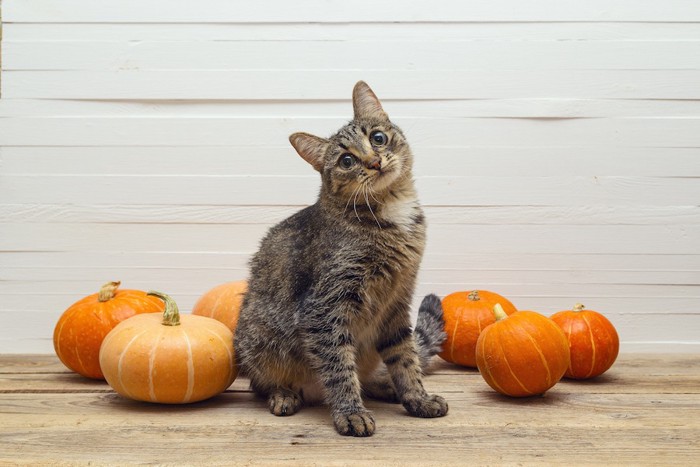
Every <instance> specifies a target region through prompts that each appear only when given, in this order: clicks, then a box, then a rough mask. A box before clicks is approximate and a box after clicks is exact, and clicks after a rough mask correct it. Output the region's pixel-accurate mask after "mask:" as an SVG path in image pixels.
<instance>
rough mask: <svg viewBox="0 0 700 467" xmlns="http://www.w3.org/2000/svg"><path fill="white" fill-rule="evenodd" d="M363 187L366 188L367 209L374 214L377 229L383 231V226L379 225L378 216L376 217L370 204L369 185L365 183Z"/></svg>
mask: <svg viewBox="0 0 700 467" xmlns="http://www.w3.org/2000/svg"><path fill="white" fill-rule="evenodd" d="M363 186H364V193H365V203H366V204H367V207H368V208H369V212H370V213H372V217H374V221H375V222H376V223H377V227H379V230H382V224H380V223H379V219H377V216H375V215H374V211H372V206H371V205H370V204H369V198H368V197H367V191H368V189H369V183H364V184H363Z"/></svg>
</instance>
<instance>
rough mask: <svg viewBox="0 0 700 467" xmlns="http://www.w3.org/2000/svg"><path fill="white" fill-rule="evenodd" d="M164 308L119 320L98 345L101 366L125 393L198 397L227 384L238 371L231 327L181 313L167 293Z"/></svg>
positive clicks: (169, 400)
mask: <svg viewBox="0 0 700 467" xmlns="http://www.w3.org/2000/svg"><path fill="white" fill-rule="evenodd" d="M149 295H155V296H157V297H159V298H161V299H162V300H163V301H164V302H165V312H164V313H163V314H162V315H161V314H160V313H150V314H142V315H137V316H134V317H132V318H129V319H127V320H125V321H123V322H122V323H120V324H119V325H118V326H116V327H115V328H114V329H113V330H112V331H111V332H110V333H109V334H108V335H107V337H105V340H104V342H103V343H102V348H101V349H100V365H101V367H102V372H103V373H104V375H105V378H106V379H107V382H108V383H109V385H110V386H112V388H114V390H115V391H117V393H119V394H121V395H122V396H124V397H127V398H130V399H135V400H140V401H146V402H160V403H165V404H184V403H188V402H197V401H201V400H204V399H208V398H210V397H212V396H215V395H217V394H219V393H221V392H223V391H224V390H226V388H228V387H229V386H230V385H231V383H232V382H233V380H234V379H235V378H236V376H237V374H238V369H237V367H236V364H235V358H234V350H233V333H232V332H231V330H230V329H229V328H227V327H226V326H225V325H224V324H222V323H220V322H219V321H216V320H215V319H211V318H206V317H204V316H196V315H180V313H179V311H178V308H177V304H176V303H175V301H174V300H173V299H172V298H170V297H169V296H167V295H165V294H162V293H159V292H149Z"/></svg>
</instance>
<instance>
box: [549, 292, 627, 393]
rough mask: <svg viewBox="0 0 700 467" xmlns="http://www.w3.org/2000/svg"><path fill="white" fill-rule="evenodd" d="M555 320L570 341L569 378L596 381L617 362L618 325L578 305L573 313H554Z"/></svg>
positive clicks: (553, 318) (618, 346) (569, 311)
mask: <svg viewBox="0 0 700 467" xmlns="http://www.w3.org/2000/svg"><path fill="white" fill-rule="evenodd" d="M552 320H553V321H554V322H555V323H557V324H558V325H559V327H560V328H561V329H562V330H563V331H564V334H565V335H566V338H567V339H568V341H569V351H570V354H571V363H570V364H569V367H568V368H567V370H566V374H565V376H566V377H568V378H574V379H587V378H594V377H596V376H599V375H602V374H603V373H605V372H606V371H607V370H608V369H609V368H610V367H611V366H612V364H613V363H614V362H615V359H616V358H617V353H618V352H619V350H620V338H619V337H618V335H617V331H616V330H615V326H613V325H612V323H611V322H610V321H608V319H607V318H606V317H605V316H603V315H602V314H600V313H598V312H597V311H593V310H586V309H585V307H584V306H583V305H581V304H580V303H577V304H576V306H574V308H573V310H565V311H560V312H558V313H555V314H553V315H552Z"/></svg>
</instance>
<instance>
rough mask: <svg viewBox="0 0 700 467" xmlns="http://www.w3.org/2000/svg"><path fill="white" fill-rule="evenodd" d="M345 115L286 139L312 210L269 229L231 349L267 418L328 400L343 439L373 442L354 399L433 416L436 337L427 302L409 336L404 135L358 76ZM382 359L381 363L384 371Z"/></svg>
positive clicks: (410, 239)
mask: <svg viewBox="0 0 700 467" xmlns="http://www.w3.org/2000/svg"><path fill="white" fill-rule="evenodd" d="M353 107H354V114H355V115H354V118H353V120H352V121H350V122H349V123H348V124H347V125H345V126H344V127H342V128H341V129H340V130H339V131H338V132H337V133H336V134H335V135H333V136H331V137H330V138H328V139H324V138H319V137H317V136H312V135H309V134H306V133H294V134H293V135H291V136H290V138H289V139H290V142H291V143H292V146H294V148H295V149H296V151H297V152H298V153H299V155H300V156H301V157H302V158H303V159H304V160H306V162H308V163H309V164H311V166H312V167H313V168H314V169H316V170H317V171H318V172H320V174H321V180H322V186H321V192H320V195H319V197H318V200H317V201H316V203H315V204H314V205H312V206H310V207H308V208H306V209H303V210H301V211H300V212H298V213H296V214H295V215H293V216H291V217H290V218H288V219H286V220H284V221H282V222H281V223H279V224H278V225H276V226H274V227H272V228H271V229H270V231H269V232H268V234H267V236H266V237H265V238H264V239H263V241H262V243H261V245H260V249H259V251H258V252H257V253H256V254H255V256H254V257H253V259H252V261H251V270H250V278H249V290H248V293H247V294H246V295H245V298H244V301H243V305H242V307H241V314H240V318H239V322H238V326H237V329H236V339H235V348H236V354H237V358H238V361H239V363H240V365H241V369H242V371H243V372H244V374H246V375H248V376H249V377H250V379H251V387H252V388H253V390H254V391H255V392H257V393H258V394H260V395H262V396H263V397H266V398H267V400H268V403H269V408H270V411H271V412H272V413H273V414H275V415H292V414H294V413H295V412H297V411H298V410H299V409H300V408H301V406H302V405H303V404H304V403H307V404H312V403H314V402H319V401H321V400H323V401H325V402H326V403H327V404H328V405H329V406H330V409H331V414H332V417H333V422H334V424H335V427H336V429H337V431H338V432H339V433H340V434H342V435H353V436H370V435H372V433H374V430H375V422H374V418H373V416H372V414H371V413H370V412H369V411H368V410H367V409H366V408H365V407H364V405H363V402H362V395H363V394H364V395H365V396H367V397H371V398H377V399H381V400H385V401H391V402H400V403H402V404H403V406H404V407H405V408H406V410H407V411H408V413H409V414H411V415H413V416H416V417H440V416H443V415H445V414H446V413H447V403H446V402H445V400H444V399H443V398H442V397H440V396H437V395H429V394H428V393H427V392H426V391H425V389H424V388H423V384H422V382H421V378H422V370H423V369H424V368H425V366H427V364H428V361H429V360H430V358H431V357H432V356H433V355H435V354H436V353H437V352H439V351H440V348H441V345H442V343H443V341H444V339H445V333H444V330H443V318H442V307H441V304H440V300H439V299H438V298H437V297H436V296H434V295H428V296H427V297H425V299H424V300H423V302H422V304H421V306H420V308H419V311H418V322H417V324H416V328H415V331H412V329H411V323H410V310H409V307H410V304H411V298H412V295H413V289H414V285H415V282H416V274H417V273H418V267H419V265H420V261H421V257H422V255H423V249H424V247H425V218H424V216H423V212H422V210H421V207H420V205H419V203H418V198H417V195H416V190H415V188H414V184H413V178H412V174H411V168H412V165H413V156H412V154H411V150H410V149H409V147H408V143H407V142H406V139H405V137H404V135H403V133H402V132H401V130H400V129H399V128H398V127H397V126H396V125H394V124H393V123H392V122H391V121H390V120H389V118H388V116H387V114H386V113H385V112H384V110H383V109H382V106H381V104H380V102H379V100H378V99H377V96H376V95H375V94H374V93H373V92H372V90H371V89H370V88H369V86H367V84H365V83H364V82H362V81H360V82H358V83H357V84H356V85H355V88H354V90H353ZM382 362H383V364H382Z"/></svg>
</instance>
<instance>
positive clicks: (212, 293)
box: [192, 281, 248, 332]
mask: <svg viewBox="0 0 700 467" xmlns="http://www.w3.org/2000/svg"><path fill="white" fill-rule="evenodd" d="M247 290H248V282H247V281H235V282H227V283H225V284H221V285H217V286H216V287H214V288H213V289H211V290H209V291H208V292H206V293H205V294H204V295H202V296H201V297H200V298H199V300H197V303H195V304H194V308H192V314H193V315H199V316H207V317H209V318H214V319H215V320H217V321H221V322H222V323H224V324H225V325H226V326H228V328H229V329H230V330H231V332H233V331H235V329H236V323H238V315H239V313H240V310H241V303H243V296H244V295H245V293H246V292H247Z"/></svg>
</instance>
